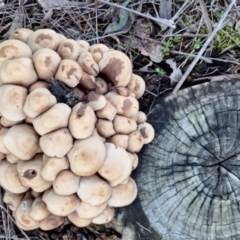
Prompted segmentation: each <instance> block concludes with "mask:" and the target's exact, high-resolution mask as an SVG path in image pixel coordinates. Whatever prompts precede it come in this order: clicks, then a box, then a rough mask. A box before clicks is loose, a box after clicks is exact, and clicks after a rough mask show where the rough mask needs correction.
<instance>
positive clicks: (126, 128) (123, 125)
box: [113, 115, 137, 134]
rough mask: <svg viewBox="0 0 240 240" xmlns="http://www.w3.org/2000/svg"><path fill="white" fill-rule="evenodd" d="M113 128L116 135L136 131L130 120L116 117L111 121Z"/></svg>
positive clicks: (135, 125) (135, 126)
mask: <svg viewBox="0 0 240 240" xmlns="http://www.w3.org/2000/svg"><path fill="white" fill-rule="evenodd" d="M113 128H114V130H115V131H116V133H120V134H129V133H131V132H133V131H135V130H136V129H137V123H136V122H135V121H134V120H132V119H130V118H127V117H123V116H120V115H116V116H115V118H114V120H113Z"/></svg>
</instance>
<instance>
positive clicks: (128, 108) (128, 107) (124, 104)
mask: <svg viewBox="0 0 240 240" xmlns="http://www.w3.org/2000/svg"><path fill="white" fill-rule="evenodd" d="M105 97H106V98H107V100H108V101H109V102H110V103H111V104H112V105H113V106H114V107H115V108H116V109H117V114H119V115H121V116H124V117H128V118H131V117H133V116H135V115H136V114H137V113H138V110H139V102H138V100H137V99H136V98H134V97H124V96H120V95H118V94H116V93H114V92H108V93H107V94H106V95H105Z"/></svg>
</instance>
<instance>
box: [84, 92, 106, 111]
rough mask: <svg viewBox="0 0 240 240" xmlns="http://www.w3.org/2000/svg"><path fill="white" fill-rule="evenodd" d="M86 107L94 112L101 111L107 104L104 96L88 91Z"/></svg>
mask: <svg viewBox="0 0 240 240" xmlns="http://www.w3.org/2000/svg"><path fill="white" fill-rule="evenodd" d="M87 101H88V103H87V105H88V106H90V107H91V108H92V109H93V110H94V111H97V110H100V109H103V108H104V107H105V106H106V104H107V99H106V98H105V96H104V95H102V94H98V93H96V92H95V91H90V92H89V93H88V95H87Z"/></svg>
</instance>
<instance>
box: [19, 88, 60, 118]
mask: <svg viewBox="0 0 240 240" xmlns="http://www.w3.org/2000/svg"><path fill="white" fill-rule="evenodd" d="M56 103H57V99H56V97H55V96H54V95H52V94H51V92H50V91H49V90H48V89H46V88H36V89H34V90H33V91H32V92H30V93H29V94H28V96H27V98H26V101H25V104H24V107H23V112H24V113H25V114H26V115H27V116H28V117H30V118H36V117H37V116H38V115H40V114H41V113H43V112H45V111H47V110H48V109H49V108H51V107H52V106H53V105H55V104H56Z"/></svg>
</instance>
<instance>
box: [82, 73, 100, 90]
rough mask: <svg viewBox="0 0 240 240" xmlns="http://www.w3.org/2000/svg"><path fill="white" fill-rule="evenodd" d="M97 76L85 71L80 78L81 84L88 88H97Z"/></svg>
mask: <svg viewBox="0 0 240 240" xmlns="http://www.w3.org/2000/svg"><path fill="white" fill-rule="evenodd" d="M95 82H96V81H95V78H94V76H92V75H89V74H87V73H85V72H84V73H83V75H82V78H81V80H80V85H81V86H83V87H84V88H86V89H87V90H90V91H91V90H95V88H96V85H95Z"/></svg>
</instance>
